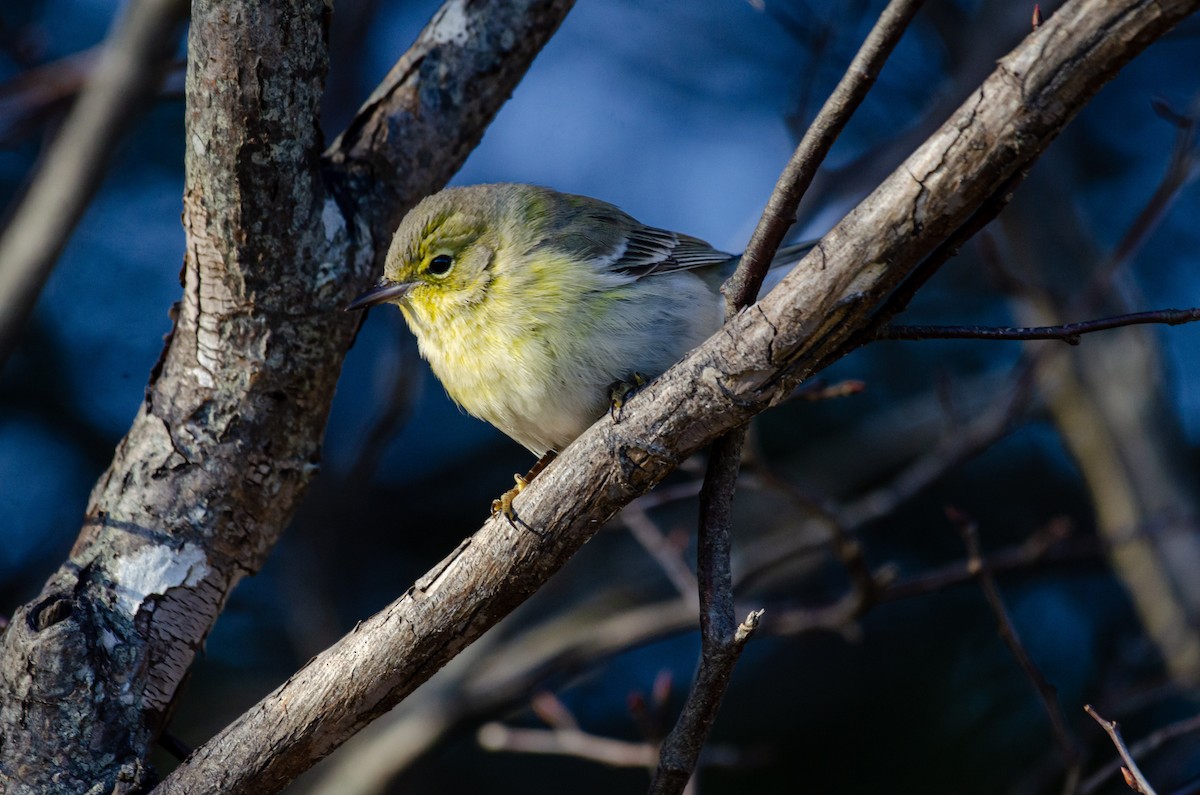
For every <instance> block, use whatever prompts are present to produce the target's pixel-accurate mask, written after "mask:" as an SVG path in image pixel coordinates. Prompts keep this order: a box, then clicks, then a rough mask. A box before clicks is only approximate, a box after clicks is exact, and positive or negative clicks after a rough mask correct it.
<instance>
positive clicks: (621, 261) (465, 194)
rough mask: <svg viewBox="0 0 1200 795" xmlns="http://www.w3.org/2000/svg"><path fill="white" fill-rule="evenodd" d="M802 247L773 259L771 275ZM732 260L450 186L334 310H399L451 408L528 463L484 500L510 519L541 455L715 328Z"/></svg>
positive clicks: (649, 231) (411, 220) (611, 211)
mask: <svg viewBox="0 0 1200 795" xmlns="http://www.w3.org/2000/svg"><path fill="white" fill-rule="evenodd" d="M809 248H811V244H800V245H796V246H790V247H787V248H785V249H781V251H780V253H779V255H777V257H776V260H775V261H774V263H773V273H776V272H778V271H779V268H778V266H779V265H781V264H788V263H792V262H795V261H796V260H798V259H799V258H800V257H801V256H802V255H803V254H804V253H805V252H806V251H807V250H808V249H809ZM738 260H739V257H738V255H734V254H730V253H727V252H724V251H720V250H718V249H715V248H713V247H712V246H710V245H709V244H708V243H706V242H704V241H703V240H701V239H699V238H696V237H692V236H690V235H685V234H680V233H677V232H672V231H669V230H666V229H660V228H658V227H654V226H648V225H646V224H643V223H641V222H639V221H638V220H636V219H635V218H633V217H632V216H630V215H629V214H627V213H625V212H624V211H622V210H620V209H619V208H617V207H616V206H614V205H612V204H609V203H608V202H605V201H601V200H599V199H593V198H590V197H588V196H580V195H575V194H570V193H560V192H558V191H556V190H553V189H550V188H545V187H540V186H536V185H527V184H519V183H495V184H485V185H470V186H464V187H453V188H446V189H444V190H441V191H439V192H437V193H434V194H432V195H430V196H428V197H426V198H425V199H423V200H422V201H421V202H419V203H418V204H417V205H416V206H415V207H413V208H412V210H411V211H409V213H408V214H407V215H405V217H404V218H403V220H402V221H401V222H400V225H399V227H398V228H397V229H396V233H395V235H394V236H393V238H392V241H391V245H390V247H389V249H388V253H387V256H386V258H385V263H384V272H383V278H382V279H381V280H380V281H379V283H378V284H377V285H376V286H375V287H373V288H372V289H370V290H369V291H367V292H366V293H364V294H362V295H360V296H359V297H358V298H357V299H355V300H354V301H353V302H352V303H351V304H350V306H349V307H347V308H348V309H352V310H353V309H365V308H367V307H370V306H374V305H378V304H383V303H391V304H395V305H396V306H397V307H399V309H400V312H401V314H402V315H403V316H404V320H405V321H406V323H407V325H408V327H409V329H411V331H412V333H413V335H414V336H415V337H416V339H417V346H418V349H419V351H420V353H421V356H422V357H423V358H424V359H425V360H426V361H428V362H429V365H430V367H431V369H432V370H433V372H434V375H436V376H437V378H438V380H439V381H440V382H441V383H442V385H443V387H444V388H445V390H446V392H447V393H448V394H449V396H450V397H451V399H452V400H454V402H455V403H457V404H458V405H459V406H460V407H462V409H464V410H465V411H466V412H467V413H468V414H470V415H472V416H474V417H477V418H479V419H481V420H483V421H485V422H487V423H490V424H491V425H493V426H495V427H496V428H498V429H499V430H500V431H502V432H503V433H505V434H506V435H508V436H509V437H511V438H512V439H514V440H516V441H517V442H518V443H520V444H521V445H522V446H524V447H525V448H526V449H528V450H529V451H530V452H532V453H533V454H534V455H536V456H538V457H539V462H538V465H536V466H535V467H534V469H533V470H531V472H530V474H529V475H527V476H526V477H524V478H523V477H521V476H520V475H517V476H516V478H515V479H516V484H517V485H516V488H515V489H513V490H511V491H510V492H508V493H507V494H506V495H505V497H502V498H501V499H500V500H497V501H496V502H495V503H494V504H493V511H494V512H495V511H498V512H503V513H504V514H505V515H506V516H509V517H510V518H511V515H510V514H511V504H512V497H514V496H515V493H517V492H519V491H520V490H521V489H522V488H524V486H525V485H526V484H527V483H528V481H529V480H531V479H532V477H533V476H534V475H536V474H537V473H538V472H539V471H541V469H542V468H544V467H545V465H546V464H548V463H549V460H550V459H552V458H553V456H554V455H555V454H557V453H558V452H560V451H561V450H562V449H563V448H564V447H566V445H567V444H569V443H570V442H571V441H573V440H574V439H575V438H576V437H578V436H579V435H580V434H582V433H583V432H584V431H585V430H586V429H587V428H588V427H589V426H590V425H592V424H593V423H594V422H595V421H596V420H597V419H599V418H600V417H601V416H602V415H604V414H605V413H606V412H609V411H612V410H613V409H614V408H618V407H620V405H621V404H623V402H624V400H626V399H627V398H628V396H629V394H630V393H631V392H632V391H634V390H635V389H636V388H638V387H640V386H641V385H642V384H644V383H645V382H646V381H648V380H649V379H652V378H654V377H657V376H658V375H661V374H662V373H663V372H664V371H666V369H667V368H668V367H670V366H671V365H672V364H674V363H675V362H676V361H678V360H679V359H681V358H682V357H683V355H684V354H685V353H687V352H688V351H689V350H691V349H692V348H694V347H696V346H698V345H699V344H700V343H701V342H703V341H704V340H705V339H707V338H708V337H710V336H711V335H712V334H714V333H715V332H716V331H717V330H718V329H719V328H720V327H721V324H722V322H723V320H724V299H723V297H722V295H721V292H720V287H721V284H722V282H723V281H724V280H725V279H726V278H728V277H729V276H730V275H731V274H732V273H733V270H734V268H735V267H736V266H737V263H738ZM781 276H782V273H778V274H777V276H776V278H775V279H774V280H777V279H778V278H779V277H781Z"/></svg>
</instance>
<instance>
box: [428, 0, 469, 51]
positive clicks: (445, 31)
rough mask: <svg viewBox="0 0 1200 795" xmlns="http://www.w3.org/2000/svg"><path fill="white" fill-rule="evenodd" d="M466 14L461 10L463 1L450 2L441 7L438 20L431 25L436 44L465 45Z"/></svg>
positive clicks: (454, 0)
mask: <svg viewBox="0 0 1200 795" xmlns="http://www.w3.org/2000/svg"><path fill="white" fill-rule="evenodd" d="M467 23H468V20H467V12H466V10H465V9H464V8H463V0H451V2H449V3H446V4H445V5H443V6H442V10H441V13H440V14H439V19H437V20H436V21H435V22H434V23H433V30H432V35H433V40H434V41H435V42H437V43H438V44H457V45H458V46H460V47H461V46H462V45H464V44H466V43H467V39H468V32H467Z"/></svg>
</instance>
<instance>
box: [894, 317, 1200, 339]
mask: <svg viewBox="0 0 1200 795" xmlns="http://www.w3.org/2000/svg"><path fill="white" fill-rule="evenodd" d="M1197 320H1200V308H1192V309H1157V310H1151V311H1146V312H1131V313H1129V314H1127V315H1117V316H1116V317H1106V318H1101V319H1098V320H1085V321H1082V322H1079V323H1066V324H1063V325H1060V326H1037V327H1033V328H1009V327H995V326H886V327H885V328H883V329H881V330H880V331H879V334H878V336H877V337H876V338H877V339H881V340H1059V341H1061V342H1065V343H1067V344H1068V345H1078V344H1079V343H1080V337H1081V336H1083V335H1084V334H1093V333H1095V332H1097V331H1107V330H1109V329H1114V328H1121V327H1122V326H1136V325H1144V324H1150V323H1156V324H1163V325H1167V326H1179V325H1183V324H1184V323H1194V322H1196V321H1197Z"/></svg>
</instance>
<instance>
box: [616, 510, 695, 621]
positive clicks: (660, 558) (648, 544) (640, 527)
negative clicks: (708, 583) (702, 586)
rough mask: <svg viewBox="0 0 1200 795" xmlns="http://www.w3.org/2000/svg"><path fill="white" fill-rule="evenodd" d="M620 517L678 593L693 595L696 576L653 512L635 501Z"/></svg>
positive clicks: (684, 595)
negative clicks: (661, 528) (649, 512)
mask: <svg viewBox="0 0 1200 795" xmlns="http://www.w3.org/2000/svg"><path fill="white" fill-rule="evenodd" d="M620 516H621V521H622V522H623V523H624V524H625V526H626V527H628V528H629V533H630V535H632V536H633V537H634V539H636V540H637V542H638V543H639V544H641V545H642V548H643V549H645V550H646V552H647V553H648V554H649V555H650V557H652V558H654V560H655V562H656V563H658V565H659V566H660V567H661V568H662V570H663V572H664V573H665V574H666V575H667V579H668V580H670V581H671V584H672V585H674V586H675V589H676V590H677V591H679V594H680V595H681V596H683V597H684V598H685V599H692V598H694V595H695V593H696V577H695V575H694V574H692V570H691V569H690V568H689V567H688V564H687V561H685V560H684V559H683V555H682V554H681V551H680V549H679V548H678V547H677V546H676V545H675V544H673V543H671V540H670V539H669V538H668V537H667V535H666V534H665V533H663V531H662V530H660V529H659V527H658V525H657V524H656V523H655V522H654V520H653V519H651V518H650V514H648V513H646V511H645V510H644V509H643V508H642V506H641V505H639V504H638V501H637V500H634V501H633V502H631V503H629V504H628V505H626V506H625V508H624V509H623V510H622V511H621V514H620Z"/></svg>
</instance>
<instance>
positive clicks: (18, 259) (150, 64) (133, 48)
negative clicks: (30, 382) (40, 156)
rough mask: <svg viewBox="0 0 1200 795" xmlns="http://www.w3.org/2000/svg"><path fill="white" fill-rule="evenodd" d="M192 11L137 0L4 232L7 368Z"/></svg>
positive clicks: (2, 307) (2, 313) (2, 353)
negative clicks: (42, 294)
mask: <svg viewBox="0 0 1200 795" xmlns="http://www.w3.org/2000/svg"><path fill="white" fill-rule="evenodd" d="M187 12H188V3H187V2H186V0H135V1H134V2H131V3H129V4H128V5H127V6H126V7H125V9H124V10H123V12H121V14H120V15H119V17H118V18H117V21H116V22H115V23H114V24H113V30H112V33H110V34H109V38H108V41H107V43H106V44H105V45H104V50H103V53H102V54H101V55H100V58H99V61H98V63H97V64H96V68H95V70H94V71H93V72H92V73H91V75H90V76H89V77H88V80H87V87H86V88H85V89H84V91H83V93H82V94H81V95H80V96H79V99H78V100H77V101H76V103H75V106H74V107H73V108H72V109H71V112H70V113H69V114H68V115H67V118H66V120H65V122H64V123H63V126H62V129H61V130H59V133H58V136H57V137H56V138H55V139H54V143H53V144H51V146H50V149H49V151H48V152H46V154H45V157H44V160H43V161H42V163H41V166H40V167H39V168H38V171H37V173H36V175H35V176H34V178H33V182H32V184H31V185H30V186H29V190H28V192H27V193H26V194H25V196H24V198H23V199H22V200H21V203H20V205H18V207H17V209H16V212H15V213H14V214H13V216H12V218H11V220H10V221H9V223H8V225H7V226H6V227H5V229H4V232H3V234H0V368H3V367H4V363H5V362H6V361H7V360H8V357H9V355H10V354H11V353H12V351H13V348H14V346H15V345H16V343H17V339H18V337H19V336H20V333H21V329H22V328H23V327H24V325H25V321H26V320H27V319H28V317H29V314H30V312H32V311H33V307H34V304H36V303H37V299H38V296H39V295H40V293H41V291H42V287H43V286H44V285H45V283H46V280H47V279H48V278H49V277H50V272H51V270H53V268H54V263H55V262H56V261H57V259H58V255H59V254H60V253H61V252H62V249H63V247H64V246H65V245H66V243H67V240H69V239H70V235H71V230H72V229H74V228H75V224H76V223H77V222H78V221H79V218H80V217H81V216H82V215H83V211H84V210H85V209H86V208H87V206H88V204H89V203H90V202H91V200H92V196H93V195H94V194H95V192H96V189H97V188H98V187H99V186H100V182H101V180H102V179H103V177H104V174H105V172H106V171H107V169H108V164H109V162H110V161H111V159H112V155H113V152H114V151H115V150H116V148H117V145H118V143H119V141H120V140H121V138H122V136H123V135H124V134H125V131H126V130H128V129H129V127H130V125H131V124H132V122H133V121H134V120H135V119H137V117H138V114H139V111H140V110H141V109H142V107H143V106H145V104H146V103H147V102H148V100H149V99H150V98H151V97H152V96H153V95H154V93H155V92H157V91H158V86H159V83H160V82H161V80H162V76H163V73H164V72H165V70H166V69H167V67H168V66H169V65H170V63H171V57H172V56H173V55H174V53H175V48H176V47H177V46H178V43H179V31H180V29H181V28H182V25H183V22H184V20H185V19H186V18H187Z"/></svg>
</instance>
